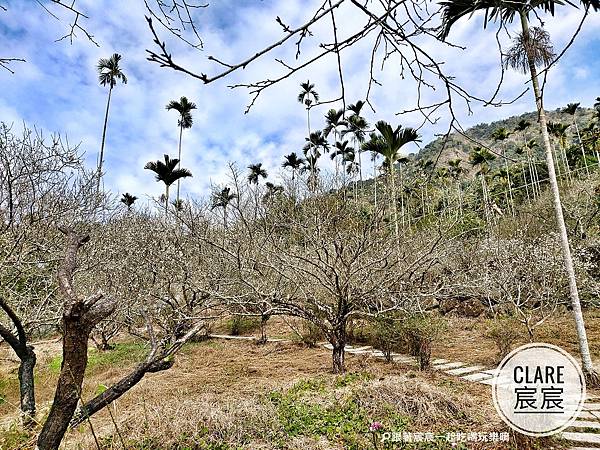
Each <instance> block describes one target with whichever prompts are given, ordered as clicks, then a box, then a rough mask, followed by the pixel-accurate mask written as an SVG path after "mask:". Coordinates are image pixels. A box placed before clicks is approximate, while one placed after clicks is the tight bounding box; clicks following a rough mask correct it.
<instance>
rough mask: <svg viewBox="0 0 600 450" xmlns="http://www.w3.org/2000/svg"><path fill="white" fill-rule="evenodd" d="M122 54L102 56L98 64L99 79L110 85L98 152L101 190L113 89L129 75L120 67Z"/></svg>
mask: <svg viewBox="0 0 600 450" xmlns="http://www.w3.org/2000/svg"><path fill="white" fill-rule="evenodd" d="M121 58H122V56H121V55H119V54H118V53H114V54H113V55H112V56H111V57H110V58H100V60H99V61H98V66H97V67H96V69H97V71H98V81H99V82H100V84H101V85H102V86H104V87H106V86H108V100H107V101H106V112H105V113H104V127H103V128H102V144H101V145H100V153H99V154H98V164H97V168H98V181H97V186H96V189H97V190H98V191H99V190H100V179H101V178H102V165H103V164H104V144H105V143H106V126H107V125H108V110H109V109H110V98H111V96H112V90H113V88H114V87H115V86H116V85H117V81H121V82H122V83H123V84H127V77H126V76H125V74H124V73H123V71H122V70H121V67H119V63H120V62H121Z"/></svg>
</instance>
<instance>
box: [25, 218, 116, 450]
mask: <svg viewBox="0 0 600 450" xmlns="http://www.w3.org/2000/svg"><path fill="white" fill-rule="evenodd" d="M61 231H63V233H65V234H66V235H67V249H66V252H65V257H64V258H63V260H62V262H61V265H60V267H59V269H58V285H59V288H60V293H61V295H62V297H63V299H64V304H63V317H62V326H63V361H62V366H61V370H60V375H59V378H58V384H57V387H56V391H55V393H54V401H53V403H52V407H51V408H50V413H49V414H48V418H47V419H46V422H45V423H44V426H43V428H42V431H41V432H40V435H39V436H38V440H37V447H36V448H37V449H39V450H57V449H58V447H59V446H60V443H61V441H62V439H63V437H64V435H65V432H66V431H67V428H68V426H69V422H71V419H72V417H73V413H74V412H75V408H76V407H77V402H78V401H79V399H80V398H81V386H82V384H83V377H84V375H85V368H86V366H87V350H88V339H89V337H90V333H91V331H92V329H93V328H94V326H96V324H98V323H99V322H100V321H101V320H103V319H105V318H106V317H108V316H109V315H110V314H111V313H112V312H113V311H114V309H115V307H116V302H115V301H114V300H112V299H109V298H106V297H105V296H104V295H103V294H102V293H97V294H94V295H92V296H90V297H88V298H81V297H79V296H78V295H77V293H76V292H75V289H74V288H73V273H74V272H75V268H76V266H77V261H76V256H77V252H78V250H79V248H80V247H81V246H82V245H84V244H85V243H86V242H87V241H88V240H89V237H88V236H87V235H81V234H78V233H76V232H75V231H73V230H61Z"/></svg>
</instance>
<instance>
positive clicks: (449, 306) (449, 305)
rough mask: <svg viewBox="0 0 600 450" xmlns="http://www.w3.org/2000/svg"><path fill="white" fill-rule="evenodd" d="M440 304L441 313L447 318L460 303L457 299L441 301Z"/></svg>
mask: <svg viewBox="0 0 600 450" xmlns="http://www.w3.org/2000/svg"><path fill="white" fill-rule="evenodd" d="M439 304H440V306H439V309H440V313H441V314H442V315H444V316H445V315H446V314H449V313H451V312H452V311H454V310H455V309H456V308H457V307H458V304H459V301H458V300H457V299H455V298H445V299H443V300H440V302H439Z"/></svg>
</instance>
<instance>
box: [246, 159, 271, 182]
mask: <svg viewBox="0 0 600 450" xmlns="http://www.w3.org/2000/svg"><path fill="white" fill-rule="evenodd" d="M248 169H249V170H250V172H249V173H248V183H250V184H258V181H259V178H263V179H265V178H267V176H268V175H267V171H266V170H265V169H263V166H262V163H258V164H250V165H249V166H248Z"/></svg>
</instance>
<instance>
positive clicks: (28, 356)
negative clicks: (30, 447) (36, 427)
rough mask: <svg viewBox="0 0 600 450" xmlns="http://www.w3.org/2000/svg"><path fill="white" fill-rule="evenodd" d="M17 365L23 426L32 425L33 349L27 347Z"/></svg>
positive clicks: (33, 398) (33, 396)
mask: <svg viewBox="0 0 600 450" xmlns="http://www.w3.org/2000/svg"><path fill="white" fill-rule="evenodd" d="M19 358H20V359H21V364H20V365H19V393H20V398H21V415H22V420H23V425H24V426H29V425H33V418H34V417H35V383H34V381H35V379H34V375H33V369H34V368H35V363H36V357H35V353H34V352H33V347H32V346H30V345H28V346H27V347H26V351H25V352H24V354H23V355H22V356H19Z"/></svg>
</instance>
